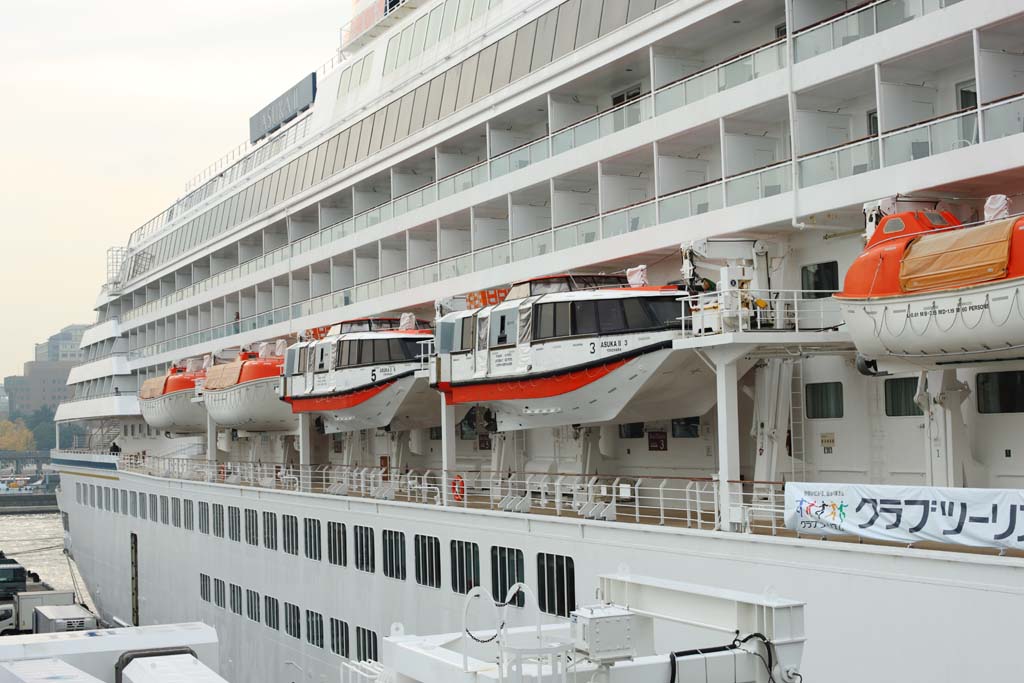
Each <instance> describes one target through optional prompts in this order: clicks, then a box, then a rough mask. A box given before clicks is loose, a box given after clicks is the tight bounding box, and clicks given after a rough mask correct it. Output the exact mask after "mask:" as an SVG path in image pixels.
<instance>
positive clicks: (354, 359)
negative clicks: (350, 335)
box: [348, 339, 359, 365]
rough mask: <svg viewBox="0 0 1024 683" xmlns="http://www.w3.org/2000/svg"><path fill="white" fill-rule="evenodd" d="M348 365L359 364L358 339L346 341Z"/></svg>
mask: <svg viewBox="0 0 1024 683" xmlns="http://www.w3.org/2000/svg"><path fill="white" fill-rule="evenodd" d="M348 365H359V340H358V339H354V340H352V341H350V342H349V343H348Z"/></svg>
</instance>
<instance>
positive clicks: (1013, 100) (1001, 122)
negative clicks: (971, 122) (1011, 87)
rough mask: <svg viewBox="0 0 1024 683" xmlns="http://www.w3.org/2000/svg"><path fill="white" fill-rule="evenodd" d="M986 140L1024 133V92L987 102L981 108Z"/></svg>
mask: <svg viewBox="0 0 1024 683" xmlns="http://www.w3.org/2000/svg"><path fill="white" fill-rule="evenodd" d="M981 121H982V124H983V125H984V127H985V140H986V141H987V140H998V139H1000V138H1005V137H1006V136H1008V135H1017V134H1018V133H1024V94H1017V95H1011V96H1010V97H1007V98H1003V99H1001V100H999V101H998V102H992V103H990V104H986V105H984V106H983V107H982V110H981Z"/></svg>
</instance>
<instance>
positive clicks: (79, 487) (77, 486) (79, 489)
mask: <svg viewBox="0 0 1024 683" xmlns="http://www.w3.org/2000/svg"><path fill="white" fill-rule="evenodd" d="M75 502H76V503H79V504H80V503H81V502H82V483H81V482H78V481H76V482H75Z"/></svg>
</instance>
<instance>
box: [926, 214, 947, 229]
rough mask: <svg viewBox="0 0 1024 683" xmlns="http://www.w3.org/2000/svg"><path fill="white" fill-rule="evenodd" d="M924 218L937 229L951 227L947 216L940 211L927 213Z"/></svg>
mask: <svg viewBox="0 0 1024 683" xmlns="http://www.w3.org/2000/svg"><path fill="white" fill-rule="evenodd" d="M924 217H925V218H927V219H928V222H929V223H931V224H932V225H934V226H936V227H940V228H941V227H942V226H944V225H949V221H947V220H946V218H945V216H943V215H942V214H941V213H939V212H938V211H925V212H924Z"/></svg>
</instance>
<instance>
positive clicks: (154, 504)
mask: <svg viewBox="0 0 1024 683" xmlns="http://www.w3.org/2000/svg"><path fill="white" fill-rule="evenodd" d="M159 501H160V497H159V496H157V495H156V494H155V493H151V494H149V519H150V521H152V522H155V521H157V519H156V518H157V514H158V510H159V507H160V502H159Z"/></svg>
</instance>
